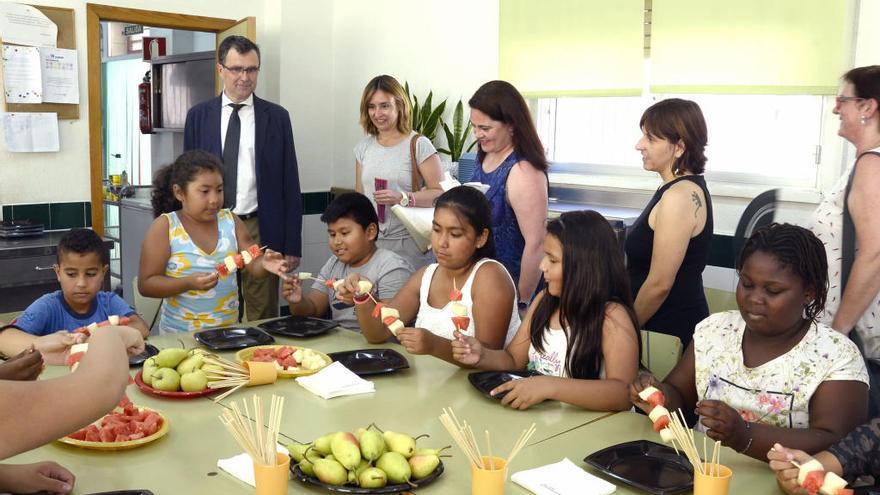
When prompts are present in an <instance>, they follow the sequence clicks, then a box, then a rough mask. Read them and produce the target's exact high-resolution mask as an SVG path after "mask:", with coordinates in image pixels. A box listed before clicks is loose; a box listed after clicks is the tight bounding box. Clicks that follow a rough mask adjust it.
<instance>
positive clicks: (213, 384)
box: [204, 354, 250, 401]
mask: <svg viewBox="0 0 880 495" xmlns="http://www.w3.org/2000/svg"><path fill="white" fill-rule="evenodd" d="M204 362H205V364H212V365H216V366H219V367H221V368H223V369H222V370H211V371H209V372H208V373H206V374H207V375H208V379H209V380H210V381H208V388H229V390H227V391H226V392H223V393H222V394H220V395H219V396H217V397H215V398H214V401H220V400H223V399H224V398H225V397H226V396H227V395H229V394H231V393H232V392H235V391H236V390H238V389H240V388H241V387H244V386H245V385H247V384H248V383H249V381H250V371H249V370H248V369H247V368H245V367H244V366H242V365H240V364H237V363H233V362H232V361H229V360H228V359H223V358H221V357H220V356H217V355H216V354H210V355H206V356H205V357H204Z"/></svg>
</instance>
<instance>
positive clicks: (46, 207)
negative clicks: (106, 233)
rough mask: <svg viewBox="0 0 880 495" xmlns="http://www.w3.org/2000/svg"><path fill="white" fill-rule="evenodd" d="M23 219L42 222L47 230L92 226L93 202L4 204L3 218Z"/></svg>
mask: <svg viewBox="0 0 880 495" xmlns="http://www.w3.org/2000/svg"><path fill="white" fill-rule="evenodd" d="M22 219H28V220H33V221H35V222H39V223H42V224H43V226H44V227H45V229H46V230H63V229H72V228H77V227H91V226H92V204H91V203H90V202H88V201H82V202H69V203H30V204H15V205H3V220H22Z"/></svg>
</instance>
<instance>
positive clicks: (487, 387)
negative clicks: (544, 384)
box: [468, 371, 538, 400]
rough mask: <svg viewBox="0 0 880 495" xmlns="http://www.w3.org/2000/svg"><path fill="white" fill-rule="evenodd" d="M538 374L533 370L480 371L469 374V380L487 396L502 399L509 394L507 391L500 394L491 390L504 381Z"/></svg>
mask: <svg viewBox="0 0 880 495" xmlns="http://www.w3.org/2000/svg"><path fill="white" fill-rule="evenodd" d="M537 374H538V373H535V372H533V371H478V372H476V373H471V374H470V375H468V381H469V382H471V385H473V386H474V388H475V389H477V390H479V391H480V392H482V393H483V395H485V396H486V397H488V398H490V399H493V400H501V399H502V398H503V397H504V396H505V395H507V392H503V393H500V394H498V395H489V392H491V391H492V390H493V389H494V388H495V387H497V386H499V385H501V384H502V383H507V382H509V381H510V380H516V379H518V378H526V377H529V376H535V375H537Z"/></svg>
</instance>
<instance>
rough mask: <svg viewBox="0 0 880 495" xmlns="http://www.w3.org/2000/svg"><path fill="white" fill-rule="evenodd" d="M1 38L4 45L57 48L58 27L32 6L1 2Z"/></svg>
mask: <svg viewBox="0 0 880 495" xmlns="http://www.w3.org/2000/svg"><path fill="white" fill-rule="evenodd" d="M0 38H2V39H3V42H4V43H12V44H15V45H28V46H48V47H52V48H55V46H57V45H56V42H57V39H58V26H56V25H55V23H54V22H52V21H51V20H49V18H48V17H46V15H45V14H43V13H42V12H40V11H39V10H37V9H36V8H34V7H31V6H30V5H23V4H20V3H12V2H0Z"/></svg>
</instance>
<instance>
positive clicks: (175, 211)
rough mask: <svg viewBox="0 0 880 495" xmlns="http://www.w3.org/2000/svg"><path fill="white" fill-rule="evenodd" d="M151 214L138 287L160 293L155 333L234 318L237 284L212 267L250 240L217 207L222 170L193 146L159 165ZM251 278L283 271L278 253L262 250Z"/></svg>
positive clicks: (153, 294)
mask: <svg viewBox="0 0 880 495" xmlns="http://www.w3.org/2000/svg"><path fill="white" fill-rule="evenodd" d="M153 186H154V188H153V197H152V204H153V214H154V216H156V219H155V220H154V221H153V223H152V225H150V228H149V230H148V231H147V234H146V236H145V237H144V243H143V248H142V250H141V263H140V275H139V279H138V290H140V292H141V294H142V295H144V296H147V297H162V298H164V299H165V300H164V301H163V304H162V312H161V316H160V320H159V333H172V332H187V331H192V330H203V329H206V328H213V327H221V326H226V325H232V324H235V323H236V322H238V310H239V308H238V282H237V281H236V277H235V275H234V274H229V275H227V276H220V275H219V274H218V273H217V271H216V269H215V268H214V267H215V266H216V265H217V264H220V263H223V262H224V258H226V257H227V256H229V255H234V254H236V253H238V252H239V251H241V250H244V249H247V248H248V246H250V245H251V244H253V241H252V240H251V236H250V234H248V231H247V228H246V227H245V225H244V223H242V221H241V220H240V219H239V218H238V217H236V216H235V215H233V214H232V212H231V211H230V210H228V209H222V205H223V169H222V165H221V163H220V161H219V160H218V159H217V158H216V157H215V156H214V155H212V154H210V153H207V152H204V151H199V150H194V151H187V152H185V153H184V154H182V155H180V156H179V157H178V158H177V160H175V162H174V163H173V164H171V165H167V166H165V167H163V168H162V169H161V170H159V172H158V173H157V174H156V178H155V180H154V181H153ZM245 269H247V270H250V271H251V273H253V274H254V275H256V276H257V277H262V276H266V275H268V274H269V273H273V274H279V276H282V277H283V275H282V274H283V273H285V272H286V271H287V263H286V262H285V261H284V257H283V256H282V255H281V254H280V253H277V252H275V251H272V250H269V249H267V250H266V253H265V255H263V256H260V257H259V258H257V259H255V260H253V261H252V262H251V263H249V264H248V265H247V266H246V268H245Z"/></svg>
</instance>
